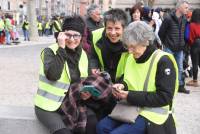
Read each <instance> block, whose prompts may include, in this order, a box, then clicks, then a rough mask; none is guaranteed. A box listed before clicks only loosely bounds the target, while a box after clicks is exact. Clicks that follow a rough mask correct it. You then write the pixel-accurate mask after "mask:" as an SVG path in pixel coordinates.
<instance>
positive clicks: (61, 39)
mask: <svg viewBox="0 0 200 134" xmlns="http://www.w3.org/2000/svg"><path fill="white" fill-rule="evenodd" d="M57 40H58V46H59V47H61V48H65V40H66V35H65V33H64V32H60V33H59V34H58V38H57Z"/></svg>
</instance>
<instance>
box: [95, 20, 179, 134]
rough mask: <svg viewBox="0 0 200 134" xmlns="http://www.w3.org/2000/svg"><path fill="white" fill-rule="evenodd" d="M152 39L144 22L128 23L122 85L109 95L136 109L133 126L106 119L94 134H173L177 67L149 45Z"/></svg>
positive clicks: (117, 86) (173, 60) (116, 85)
mask: <svg viewBox="0 0 200 134" xmlns="http://www.w3.org/2000/svg"><path fill="white" fill-rule="evenodd" d="M152 39H153V31H152V28H151V27H150V26H148V25H147V24H146V23H145V22H142V21H135V22H132V23H130V24H129V26H128V27H127V28H126V29H125V31H124V34H123V41H124V43H125V44H126V45H125V46H126V47H127V49H128V51H129V53H130V56H129V57H128V59H127V64H126V67H125V72H124V84H115V85H113V87H114V88H115V89H114V90H113V95H114V96H115V97H116V98H118V99H120V100H126V101H127V102H128V103H129V104H131V105H133V106H136V107H139V110H138V112H139V115H138V116H137V118H136V120H135V122H134V123H126V122H120V121H117V120H113V119H112V118H110V117H106V118H104V119H103V120H101V121H100V122H99V123H98V125H97V133H98V134H156V133H157V134H176V127H175V122H174V119H173V116H172V115H173V102H174V101H173V98H174V96H175V94H176V93H177V89H178V77H177V76H178V69H177V65H176V62H175V59H174V57H173V56H172V55H171V54H168V53H165V52H163V51H161V50H157V49H156V47H155V46H154V45H153V44H150V43H149V41H150V40H152ZM149 68H150V69H149ZM124 110H126V109H124Z"/></svg>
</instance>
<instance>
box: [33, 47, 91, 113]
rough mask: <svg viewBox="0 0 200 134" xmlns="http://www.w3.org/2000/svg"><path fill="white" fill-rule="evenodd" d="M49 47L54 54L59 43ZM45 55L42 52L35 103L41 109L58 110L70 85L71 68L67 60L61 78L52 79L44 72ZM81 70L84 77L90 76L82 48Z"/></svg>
mask: <svg viewBox="0 0 200 134" xmlns="http://www.w3.org/2000/svg"><path fill="white" fill-rule="evenodd" d="M49 48H51V49H52V50H53V52H54V54H56V51H57V50H58V45H57V44H53V45H51V46H49ZM43 55H44V53H43V52H42V53H41V66H40V73H39V87H38V90H37V94H36V96H35V100H34V101H35V105H36V106H37V107H40V108H41V109H44V110H46V111H56V110H57V109H58V108H59V107H60V105H61V103H62V101H63V99H64V97H65V95H66V92H67V91H68V88H69V86H70V81H71V78H70V73H69V68H68V64H67V62H65V64H64V68H63V71H62V74H61V77H60V79H59V80H57V81H50V80H48V79H47V78H46V76H45V74H44V64H43V60H44V59H43V58H44V56H43ZM79 70H80V74H81V77H82V78H85V77H87V76H88V58H87V55H86V53H85V52H84V50H82V53H81V57H80V60H79Z"/></svg>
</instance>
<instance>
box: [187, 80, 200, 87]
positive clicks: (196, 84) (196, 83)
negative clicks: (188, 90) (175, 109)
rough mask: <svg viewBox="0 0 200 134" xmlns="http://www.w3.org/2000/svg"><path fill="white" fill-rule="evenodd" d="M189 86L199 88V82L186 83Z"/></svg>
mask: <svg viewBox="0 0 200 134" xmlns="http://www.w3.org/2000/svg"><path fill="white" fill-rule="evenodd" d="M186 85H187V86H192V87H198V86H199V84H198V81H197V80H191V81H189V82H187V83H186Z"/></svg>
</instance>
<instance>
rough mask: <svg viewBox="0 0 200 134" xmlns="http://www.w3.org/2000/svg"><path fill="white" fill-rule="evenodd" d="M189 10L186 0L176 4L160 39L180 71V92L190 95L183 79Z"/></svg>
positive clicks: (161, 31)
mask: <svg viewBox="0 0 200 134" xmlns="http://www.w3.org/2000/svg"><path fill="white" fill-rule="evenodd" d="M188 9H189V3H188V2H187V1H186V0H180V1H178V2H177V4H176V10H175V12H172V13H171V14H170V15H168V16H167V17H166V18H165V19H164V21H163V22H162V25H161V27H160V30H159V33H158V35H159V37H160V39H161V41H162V43H163V45H164V46H163V47H164V49H163V50H164V51H165V52H168V53H171V54H173V55H174V57H175V59H176V62H177V64H178V69H179V90H178V91H179V92H182V93H186V94H189V93H190V91H189V90H186V89H185V81H184V77H183V59H184V53H183V49H184V47H185V40H184V32H185V25H186V18H185V16H184V15H185V14H187V12H188Z"/></svg>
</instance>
